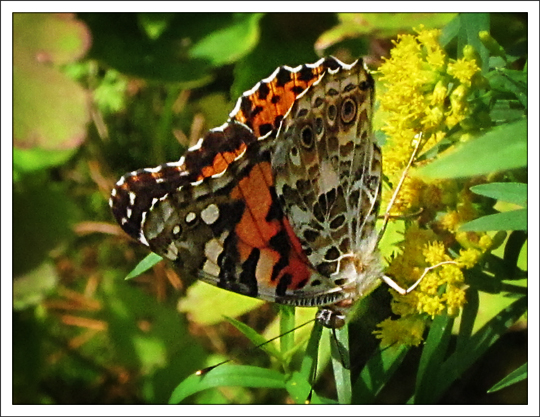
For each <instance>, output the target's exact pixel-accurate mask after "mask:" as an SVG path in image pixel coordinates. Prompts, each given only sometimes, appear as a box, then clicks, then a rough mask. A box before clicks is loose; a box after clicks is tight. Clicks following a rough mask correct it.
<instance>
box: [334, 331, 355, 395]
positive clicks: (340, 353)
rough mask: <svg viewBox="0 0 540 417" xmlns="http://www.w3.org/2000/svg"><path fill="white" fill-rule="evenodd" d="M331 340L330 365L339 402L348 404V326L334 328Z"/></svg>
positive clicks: (350, 386) (349, 386) (350, 392)
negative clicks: (333, 336)
mask: <svg viewBox="0 0 540 417" xmlns="http://www.w3.org/2000/svg"><path fill="white" fill-rule="evenodd" d="M334 334H335V338H333V340H332V342H331V343H332V345H331V346H332V367H333V368H334V378H335V380H336V390H337V395H338V401H339V403H340V404H350V403H351V400H352V385H351V371H350V358H349V327H348V326H344V327H342V328H341V329H338V330H335V332H334Z"/></svg>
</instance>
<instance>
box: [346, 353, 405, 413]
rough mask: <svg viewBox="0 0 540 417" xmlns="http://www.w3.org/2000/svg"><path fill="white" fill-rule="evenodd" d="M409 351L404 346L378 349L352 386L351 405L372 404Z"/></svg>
mask: <svg viewBox="0 0 540 417" xmlns="http://www.w3.org/2000/svg"><path fill="white" fill-rule="evenodd" d="M409 349H410V347H409V346H405V345H399V346H390V347H388V348H385V349H381V348H379V349H378V350H377V352H375V354H374V355H373V356H372V357H371V358H370V359H369V360H368V362H367V363H366V365H365V366H364V368H363V369H362V371H361V372H360V375H359V376H358V379H357V380H356V382H355V383H354V384H353V392H352V395H353V396H352V398H353V404H373V403H374V401H375V398H376V397H377V395H379V392H381V390H382V389H383V388H384V386H385V385H386V383H387V382H388V381H389V380H390V378H391V377H392V375H393V374H394V372H395V371H396V370H397V369H398V368H399V365H401V363H402V362H403V359H405V356H406V355H407V352H409Z"/></svg>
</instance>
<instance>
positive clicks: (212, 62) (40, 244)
mask: <svg viewBox="0 0 540 417" xmlns="http://www.w3.org/2000/svg"><path fill="white" fill-rule="evenodd" d="M480 16H482V18H483V19H484V20H485V21H487V22H488V24H489V28H490V31H491V35H492V36H493V38H495V39H496V40H497V41H498V42H499V43H500V44H501V45H502V47H503V48H504V50H505V51H506V54H507V55H508V56H511V57H512V61H511V62H512V69H513V70H516V71H518V70H519V71H522V70H523V67H524V66H525V65H526V58H527V15H526V14H493V15H480ZM459 19H460V16H458V15H455V14H336V13H320V14H309V13H306V14H294V13H287V14H284V13H275V14H235V13H223V14H222V13H220V14H217V13H216V14H214V13H189V14H162V13H152V14H78V15H76V16H70V17H67V18H66V17H59V16H56V15H49V14H24V15H23V14H16V15H14V19H13V24H14V44H13V48H14V50H13V52H14V53H13V72H14V81H13V83H14V95H13V106H14V129H13V131H14V138H13V143H14V153H13V162H14V164H13V165H14V169H13V177H14V180H13V213H14V215H13V230H14V237H13V341H12V343H13V402H14V403H16V404H112V403H121V404H128V403H136V404H156V403H158V404H162V403H167V402H168V401H169V400H170V399H171V394H172V393H173V391H174V389H175V387H177V386H178V384H179V383H180V382H181V381H183V380H184V379H185V378H187V377H188V376H189V375H191V374H193V373H194V372H195V371H196V370H198V369H200V368H203V367H205V366H209V365H212V364H215V363H217V362H219V361H220V360H224V359H228V358H230V357H234V356H237V355H238V354H240V355H242V356H241V361H242V362H243V363H246V364H249V365H258V366H262V367H264V368H269V369H267V370H264V369H263V370H262V371H260V372H268V374H265V375H263V374H262V373H258V374H256V377H257V378H263V377H265V376H266V377H268V378H269V379H272V378H274V377H275V376H276V375H279V374H275V373H272V372H274V371H272V369H275V368H276V365H275V361H273V360H271V359H270V358H269V357H267V356H265V354H263V353H260V352H254V351H248V349H249V347H250V346H251V344H250V342H249V339H247V338H246V337H245V336H244V335H243V334H242V333H241V332H239V331H238V330H236V328H235V327H233V326H232V325H231V324H230V323H229V322H227V321H224V319H223V317H222V315H227V316H232V317H239V316H241V318H242V320H243V321H244V322H247V323H248V324H249V325H250V326H251V327H253V328H254V329H256V330H257V331H258V332H260V333H263V334H264V335H265V336H266V337H271V336H272V335H276V334H278V333H279V327H278V323H277V322H274V321H273V319H274V317H275V316H276V309H275V308H274V306H271V305H269V304H263V303H261V302H259V301H257V300H251V299H247V298H245V297H240V296H237V295H235V294H229V293H227V292H225V291H222V290H217V289H214V288H211V287H210V286H208V285H205V284H201V283H197V284H193V285H191V284H192V282H191V281H190V280H189V277H178V276H177V275H176V274H175V273H174V271H172V270H170V269H169V266H168V265H166V264H163V263H159V264H157V265H156V266H154V267H153V269H151V270H148V271H146V272H145V273H144V274H142V275H141V276H139V277H138V278H137V279H135V280H132V281H129V282H126V281H125V280H124V278H125V277H126V276H127V275H128V273H129V272H130V271H131V270H132V269H133V268H134V267H135V265H136V264H137V263H138V261H139V260H141V259H143V258H144V256H145V255H146V252H145V250H144V249H143V248H141V247H140V246H138V245H137V244H135V243H134V242H132V241H130V240H128V238H127V237H126V236H125V235H124V234H123V233H122V232H121V230H120V229H119V228H118V227H117V226H116V224H115V223H114V220H113V219H112V216H111V214H110V211H109V207H108V203H107V200H108V196H109V193H110V189H111V188H112V185H113V184H114V182H115V181H116V180H117V179H118V178H119V177H120V176H121V175H122V174H124V173H125V172H128V171H131V170H135V169H139V168H142V167H150V166H155V165H158V164H161V163H164V162H166V161H174V160H178V159H179V157H180V156H181V155H182V152H184V151H185V149H186V148H187V147H188V146H189V145H190V144H193V143H194V141H196V140H197V139H198V138H199V137H200V136H201V135H202V133H203V132H204V131H205V130H206V129H209V128H212V127H216V126H219V125H221V124H222V123H224V122H225V121H226V119H227V117H228V113H229V112H230V111H231V110H232V108H233V106H234V103H235V100H236V98H237V97H238V96H239V95H240V94H241V93H242V92H243V91H245V90H247V89H249V88H251V87H252V86H253V85H254V84H255V83H256V82H257V81H259V80H260V79H262V78H264V77H267V76H268V75H270V74H271V73H272V71H273V70H274V69H275V68H276V67H277V66H280V65H289V66H296V65H300V64H303V63H308V62H315V61H316V60H317V59H318V58H319V57H320V56H324V55H330V54H332V55H335V56H337V57H338V58H340V59H341V60H343V61H344V62H352V61H353V60H354V59H356V58H357V57H359V56H364V57H366V58H365V59H366V61H367V62H368V64H369V65H370V66H371V67H372V68H376V67H377V66H378V65H379V64H380V62H381V59H380V57H381V55H383V56H384V55H385V54H387V53H388V50H389V49H390V48H391V45H392V44H391V42H390V41H391V39H395V37H396V35H397V34H398V33H407V32H408V33H410V32H411V31H412V28H413V27H417V26H418V25H420V24H423V25H424V26H426V27H437V28H447V29H448V28H453V27H456V22H459ZM452 25H453V26H452ZM458 26H459V25H458ZM457 30H458V31H459V29H457ZM443 33H444V34H445V35H447V36H452V35H451V30H446V31H443ZM456 33H457V32H456ZM449 39H450V41H449V43H448V45H447V49H448V51H450V52H451V54H453V55H454V56H457V54H458V51H459V50H460V49H461V46H462V42H463V40H462V39H461V38H460V37H459V36H457V35H456V34H454V36H453V37H452V38H449ZM525 78H526V75H525ZM501 82H506V81H504V80H503V81H501ZM519 87H520V86H517V87H516V88H519ZM501 88H502V87H501ZM507 90H508V88H507V89H506V90H505V91H507ZM525 95H526V79H525ZM525 107H526V99H525ZM505 111H506V113H505V115H508V114H509V112H511V111H516V110H515V109H512V108H508V109H505ZM520 114H522V113H520ZM499 136H500V135H499ZM477 146H480V147H481V148H483V149H484V150H488V149H489V146H490V144H489V142H486V143H484V144H482V143H480V144H477ZM448 164H449V166H454V167H455V164H454V163H452V162H450V163H448ZM510 168H514V169H515V170H517V171H514V172H517V174H516V175H517V177H519V178H521V179H522V180H523V182H526V167H524V166H523V165H522V164H521V165H520V164H519V163H518V164H517V165H511V166H510ZM431 169H433V170H434V171H433V172H436V171H437V169H439V170H441V169H442V170H447V168H445V167H444V166H443V167H442V168H440V167H437V166H435V167H433V168H431ZM481 191H482V190H480V191H479V192H478V194H482V192H481ZM475 192H476V191H475ZM487 192H488V194H487V196H488V197H491V198H494V199H498V197H500V194H499V195H493V194H489V192H490V191H489V190H488V191H487ZM492 192H493V191H492ZM495 192H498V190H495ZM525 193H526V190H525ZM518 194H519V192H518ZM482 195H484V194H482ZM505 195H507V194H505ZM519 195H523V193H521V194H519ZM502 200H504V198H503V199H502ZM505 201H508V200H505ZM522 207H526V202H525V205H523V204H522ZM525 216H526V215H525ZM484 219H485V218H484ZM518 221H519V219H518ZM519 224H520V225H521V226H522V225H523V221H521V222H520V223H519ZM521 226H520V227H521ZM513 228H515V227H512V226H509V227H508V229H509V230H510V229H513ZM517 229H519V227H517ZM510 239H512V240H511V244H512V245H513V246H514V247H515V248H518V250H517V253H516V250H514V251H510V250H509V249H505V247H501V252H500V254H499V255H498V256H499V258H498V259H499V260H500V262H501V263H500V264H499V265H496V266H494V268H495V269H497V268H499V270H500V269H501V268H509V267H511V268H514V269H516V270H518V269H519V271H522V270H526V269H527V265H526V246H523V244H524V243H525V242H526V239H527V236H526V233H525V232H519V233H517V232H516V233H513V234H511V236H510ZM30 242H31V244H30ZM507 245H508V243H507ZM522 247H523V249H522ZM507 255H508V256H507ZM496 273H497V272H495V274H496ZM521 277H523V275H521ZM171 283H172V285H171ZM174 287H177V289H176V290H175V288H174ZM489 292H490V291H487V290H486V293H489ZM491 292H492V293H497V291H491ZM501 292H502V290H501V289H499V291H498V293H499V294H500V293H501ZM482 296H483V295H482ZM499 298H501V297H499ZM179 299H180V303H179V305H177V304H178V301H179ZM389 303H390V301H389V296H388V292H387V290H386V289H379V290H377V291H376V292H375V293H374V294H373V295H372V296H370V297H369V299H368V300H365V301H364V302H363V303H362V306H361V308H362V311H363V315H362V319H361V320H360V322H359V323H355V324H353V325H351V328H350V330H349V334H350V336H349V337H350V340H351V352H350V354H351V358H352V359H351V360H352V361H353V363H352V371H351V372H352V373H353V374H354V375H353V380H355V379H356V377H358V375H359V374H360V370H361V369H362V366H363V364H365V363H366V361H368V360H369V359H370V357H372V356H371V355H372V354H373V350H374V349H375V348H376V345H377V342H376V340H374V338H373V336H372V335H371V332H372V331H373V330H374V329H375V325H376V323H378V322H379V321H380V320H381V319H383V318H384V317H386V316H387V315H388V314H389ZM506 305H508V302H507V303H506ZM516 308H517V307H516ZM520 308H522V307H520ZM516 311H521V310H519V309H518V310H516ZM500 312H501V304H499V301H498V300H497V299H495V298H486V299H485V300H484V299H482V302H481V303H480V307H479V312H478V315H479V316H482V315H485V317H484V319H483V323H485V322H487V321H488V320H489V319H490V318H492V317H493V316H496V314H498V313H500ZM516 314H517V313H516ZM519 316H521V313H520V314H517V317H513V320H514V321H516V320H517V318H518V317H519ZM312 317H313V311H312V310H307V311H299V312H297V316H296V321H297V323H303V322H305V321H307V320H309V319H310V318H312ZM475 317H476V316H475ZM525 323H526V322H524V321H520V322H518V324H516V325H515V326H514V327H513V328H512V330H513V331H511V332H506V331H501V332H500V334H499V333H497V338H498V337H499V336H501V335H502V336H501V338H500V339H499V340H498V341H497V342H495V340H496V339H497V338H496V339H494V340H493V341H492V342H490V343H489V346H490V347H489V349H487V348H486V349H487V353H485V354H483V352H484V351H482V352H481V353H482V354H480V353H479V354H478V355H477V356H475V355H471V358H473V360H472V361H471V363H467V364H466V365H467V366H466V367H465V368H464V369H463V373H462V374H460V377H459V378H458V379H457V381H454V380H453V381H454V382H453V383H452V384H451V385H450V386H448V387H446V390H445V392H444V393H443V394H441V395H439V396H436V397H433V398H422V399H421V401H417V402H431V401H434V402H437V403H457V404H459V403H463V404H465V403H467V404H483V403H501V404H523V403H526V402H527V393H526V381H523V382H520V383H518V384H514V385H512V386H511V387H509V388H506V389H504V390H500V391H497V392H495V393H493V394H487V393H486V391H487V390H488V389H489V388H491V387H492V386H493V385H494V384H495V383H497V382H498V381H500V380H501V379H502V378H503V377H505V376H507V375H508V374H510V373H511V372H512V371H514V370H516V369H517V368H519V367H520V365H522V364H523V363H524V362H526V357H527V331H526V324H525ZM504 330H506V329H504ZM444 334H445V337H448V340H447V342H448V343H449V344H450V345H452V344H453V343H456V339H455V334H454V335H451V334H450V333H448V332H447V333H444ZM485 336H486V337H488V335H485ZM253 337H255V336H253ZM253 337H252V338H253ZM296 337H297V341H298V340H302V339H303V340H307V339H308V337H309V329H305V330H304V329H301V330H300V331H299V332H298V333H297V335H296ZM431 337H432V338H433V337H435V336H431ZM328 338H329V336H328V334H325V335H323V339H322V341H321V342H320V351H321V357H320V362H321V363H320V370H319V372H318V378H319V379H318V384H317V385H316V386H315V388H316V393H317V394H320V395H324V396H325V397H328V398H336V397H335V387H334V384H335V382H334V377H333V375H332V372H331V370H330V369H329V367H328V366H324V365H327V364H328V361H329V357H330V352H329V349H328V345H329V343H328ZM428 340H429V338H428ZM285 343H288V342H285ZM479 352H480V351H479ZM387 354H388V353H387ZM406 354H407V351H400V352H398V353H396V354H395V356H396V357H395V358H394V359H392V360H393V361H394V362H392V364H394V365H392V366H393V368H392V374H393V372H395V374H393V376H392V375H389V380H388V381H382V382H381V381H378V383H379V384H380V386H378V388H377V389H376V390H372V391H371V392H372V393H374V394H373V395H371V396H370V395H366V391H365V390H364V391H362V390H361V389H360V388H358V385H357V386H355V387H353V395H354V398H353V402H354V401H356V402H365V403H390V404H394V403H404V402H407V401H408V400H409V399H410V397H411V393H412V392H413V391H414V386H415V379H414V378H415V375H416V374H417V372H427V371H426V369H428V370H429V366H427V365H426V364H423V363H422V360H421V359H420V354H421V352H420V350H418V349H416V350H415V349H411V350H410V351H409V353H408V354H407V355H406ZM293 356H294V355H293ZM305 358H306V356H304V358H303V359H304V364H303V365H302V366H304V365H305ZM396 358H397V359H396ZM501 358H504V360H501ZM383 359H384V358H383ZM386 359H388V358H386ZM290 360H291V362H288V363H289V364H291V366H293V365H294V364H295V363H296V364H297V365H298V364H300V363H301V362H302V354H299V353H298V352H296V357H294V358H293V359H290ZM396 360H397V362H396ZM295 361H296V362H295ZM458 365H459V364H456V366H458ZM306 366H307V365H306ZM426 366H427V368H426ZM463 366H464V365H463ZM394 368H396V369H394ZM364 369H365V368H364ZM362 372H365V371H362ZM223 373H224V375H225V377H224V378H225V383H223V384H220V386H222V385H225V386H226V387H225V388H220V389H210V390H204V391H200V392H198V393H196V394H195V395H192V396H189V397H188V398H187V399H184V400H183V402H184V403H195V404H202V403H211V404H220V403H240V404H243V403H255V404H260V403H277V404H282V403H286V402H287V401H292V400H291V398H292V399H293V400H298V401H300V402H301V400H299V399H296V398H294V395H293V394H292V392H293V391H292V390H291V389H289V388H290V387H287V388H285V389H271V388H269V387H270V385H268V384H266V385H264V384H263V385H262V387H261V388H257V389H249V388H245V387H238V386H236V387H235V386H232V385H235V384H233V379H231V378H233V377H231V376H227V371H223ZM288 375H292V377H291V379H287V380H286V381H281V380H279V382H276V386H279V387H282V385H280V384H289V385H291V384H293V385H294V383H296V381H297V380H296V379H295V378H297V377H298V375H297V374H294V373H292V374H288ZM521 375H523V372H521V373H520V374H519V375H518V377H517V378H516V377H510V380H511V381H513V382H516V381H518V380H520V379H522V377H521ZM390 376H391V377H390ZM227 378H229V380H227ZM279 378H280V377H277V379H279ZM291 381H292V382H291ZM298 381H300V379H299V380H298ZM363 381H364V382H365V381H366V380H365V379H364V380H363ZM424 381H425V380H424ZM371 382H373V381H371ZM299 383H300V382H299ZM373 383H374V382H373ZM240 385H241V384H240ZM283 387H285V385H283ZM354 390H359V391H358V392H357V391H354ZM195 391H196V390H194V391H193V392H195ZM176 394H177V397H178V396H180V394H178V391H176ZM317 394H315V395H317ZM417 400H418V398H417Z"/></svg>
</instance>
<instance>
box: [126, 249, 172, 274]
mask: <svg viewBox="0 0 540 417" xmlns="http://www.w3.org/2000/svg"><path fill="white" fill-rule="evenodd" d="M162 259H163V258H162V257H161V256H159V255H158V254H157V253H154V252H152V253H150V254H148V256H147V257H146V258H144V259H143V260H142V261H141V262H139V263H138V264H137V266H136V267H135V268H133V270H132V271H131V272H130V273H129V274H128V275H127V277H126V278H125V279H126V280H128V279H132V278H135V277H138V276H139V275H141V274H143V273H144V272H146V271H148V270H149V269H150V268H152V267H153V266H154V265H155V264H157V263H158V262H159V261H161V260H162Z"/></svg>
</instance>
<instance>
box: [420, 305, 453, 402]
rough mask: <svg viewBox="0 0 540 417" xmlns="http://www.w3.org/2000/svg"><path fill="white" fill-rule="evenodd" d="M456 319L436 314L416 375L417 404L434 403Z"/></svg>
mask: <svg viewBox="0 0 540 417" xmlns="http://www.w3.org/2000/svg"><path fill="white" fill-rule="evenodd" d="M453 323H454V319H453V318H451V317H449V316H447V315H440V316H436V317H435V319H434V320H433V323H432V324H431V329H430V330H429V334H428V337H427V340H426V342H425V344H424V349H423V350H422V357H421V358H420V365H419V366H418V373H417V375H416V389H415V394H414V403H415V404H434V403H435V402H436V398H435V397H434V395H435V393H436V391H435V387H436V385H437V384H438V382H439V381H438V380H439V378H441V377H442V378H444V376H442V375H441V374H440V373H439V370H440V367H441V363H442V362H443V360H444V357H445V356H446V351H447V349H448V343H449V341H450V336H451V335H452V325H453Z"/></svg>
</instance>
